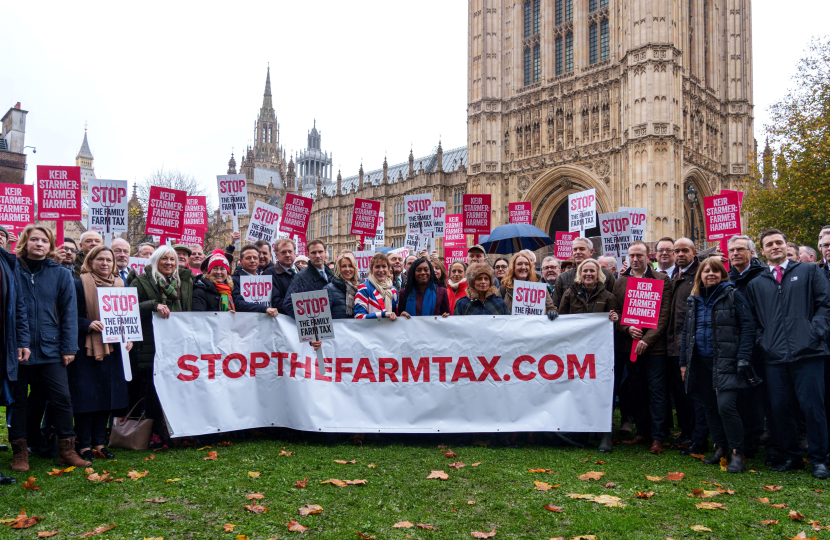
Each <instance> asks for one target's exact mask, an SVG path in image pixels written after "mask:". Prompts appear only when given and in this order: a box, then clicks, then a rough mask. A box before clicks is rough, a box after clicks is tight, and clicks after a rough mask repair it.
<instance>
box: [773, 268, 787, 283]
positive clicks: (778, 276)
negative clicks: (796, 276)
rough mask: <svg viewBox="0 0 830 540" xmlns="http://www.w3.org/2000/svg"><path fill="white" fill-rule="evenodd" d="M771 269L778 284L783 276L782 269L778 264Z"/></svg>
mask: <svg viewBox="0 0 830 540" xmlns="http://www.w3.org/2000/svg"><path fill="white" fill-rule="evenodd" d="M772 271H773V273H774V274H775V281H777V282H778V284H779V285H780V284H781V280H782V279H783V278H784V271H783V270H782V269H781V267H780V266H776V267H775V268H773V269H772Z"/></svg>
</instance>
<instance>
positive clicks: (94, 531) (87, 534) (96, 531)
mask: <svg viewBox="0 0 830 540" xmlns="http://www.w3.org/2000/svg"><path fill="white" fill-rule="evenodd" d="M115 525H116V524H115V523H113V524H112V525H110V526H109V527H105V526H104V525H101V526H100V527H95V528H94V529H92V530H91V531H89V532H85V533H84V534H82V535H81V536H79V537H78V538H89V537H90V536H95V535H96V534H101V533H103V532H107V531H109V530H110V529H114V528H115Z"/></svg>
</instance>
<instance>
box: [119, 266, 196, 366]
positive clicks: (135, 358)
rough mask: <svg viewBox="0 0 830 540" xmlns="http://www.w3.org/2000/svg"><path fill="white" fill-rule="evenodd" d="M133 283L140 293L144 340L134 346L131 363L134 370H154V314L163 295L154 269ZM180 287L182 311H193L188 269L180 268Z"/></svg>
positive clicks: (147, 270) (190, 273)
mask: <svg viewBox="0 0 830 540" xmlns="http://www.w3.org/2000/svg"><path fill="white" fill-rule="evenodd" d="M145 270H146V271H145V272H144V273H143V274H141V275H140V276H138V277H137V278H135V279H134V280H133V281H132V285H131V286H132V287H135V288H136V289H137V291H138V312H139V315H141V332H142V334H143V337H144V340H143V341H139V342H138V343H134V344H133V348H132V350H131V351H130V362H131V363H132V366H133V369H134V370H151V369H153V359H154V358H155V356H156V342H155V339H154V337H153V313H155V312H156V311H157V310H158V306H159V302H160V300H161V294H160V293H159V290H158V283H157V282H156V280H155V279H153V276H152V272H153V271H152V269H151V268H150V267H149V266H148V267H147V268H146V269H145ZM179 287H180V290H181V293H180V298H181V304H182V311H193V273H192V272H191V271H190V270H189V269H187V268H179Z"/></svg>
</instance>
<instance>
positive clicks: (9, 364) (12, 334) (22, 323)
mask: <svg viewBox="0 0 830 540" xmlns="http://www.w3.org/2000/svg"><path fill="white" fill-rule="evenodd" d="M18 264H20V263H19V262H18V260H17V257H15V256H14V255H12V254H11V253H9V252H7V251H6V250H5V249H0V274H2V276H1V277H2V280H0V309H2V310H3V314H2V316H0V322H2V326H0V332H2V338H3V343H4V345H5V346H4V349H3V354H4V358H3V359H0V361H2V362H3V363H4V365H5V369H4V370H3V371H5V374H6V379H8V380H9V381H16V380H17V349H28V348H29V320H28V317H27V312H26V303H25V302H24V301H23V295H22V290H21V288H20V286H21V284H20V278H19V277H18V275H16V274H15V269H16V268H17V265H18ZM3 371H0V394H2V393H3V392H2V388H3V377H2V375H3Z"/></svg>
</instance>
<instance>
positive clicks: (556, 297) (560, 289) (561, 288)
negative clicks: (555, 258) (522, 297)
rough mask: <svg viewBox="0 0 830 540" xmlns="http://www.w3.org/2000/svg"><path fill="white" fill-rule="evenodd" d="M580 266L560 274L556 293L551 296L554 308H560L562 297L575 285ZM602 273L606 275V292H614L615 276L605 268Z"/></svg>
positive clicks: (554, 289) (555, 288)
mask: <svg viewBox="0 0 830 540" xmlns="http://www.w3.org/2000/svg"><path fill="white" fill-rule="evenodd" d="M578 266H579V265H574V267H573V268H569V269H568V270H567V271H566V272H562V273H561V274H559V277H558V278H556V283H555V284H554V286H553V291H554V292H553V294H552V295H551V298H552V299H553V305H554V306H558V305H559V304H561V303H562V296H564V295H565V291H567V290H568V287H570V286H571V285H573V284H574V280H575V279H576V269H577V267H578ZM602 273H603V274H605V290H606V291H613V290H614V283H615V282H616V279H615V278H614V274H612V273H611V272H609V271H608V270H606V269H605V268H603V269H602ZM620 307H622V305H620Z"/></svg>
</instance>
